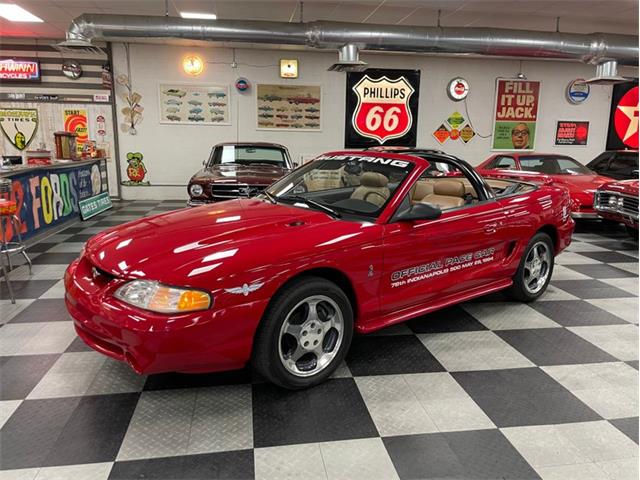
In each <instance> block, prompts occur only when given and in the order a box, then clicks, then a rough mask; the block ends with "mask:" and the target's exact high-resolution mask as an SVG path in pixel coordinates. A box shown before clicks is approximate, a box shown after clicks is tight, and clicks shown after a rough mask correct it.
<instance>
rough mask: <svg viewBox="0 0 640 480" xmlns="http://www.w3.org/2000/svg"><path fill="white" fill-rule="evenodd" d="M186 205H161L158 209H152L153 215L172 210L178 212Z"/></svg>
mask: <svg viewBox="0 0 640 480" xmlns="http://www.w3.org/2000/svg"><path fill="white" fill-rule="evenodd" d="M186 203H187V202H185V204H184V205H161V206H159V207H155V208H154V209H153V212H154V213H162V212H172V211H173V210H179V209H181V208H185V207H186Z"/></svg>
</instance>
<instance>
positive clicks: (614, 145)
mask: <svg viewBox="0 0 640 480" xmlns="http://www.w3.org/2000/svg"><path fill="white" fill-rule="evenodd" d="M627 148H633V149H637V148H638V81H637V80H635V81H633V82H625V83H618V84H616V85H614V86H613V94H612V96H611V113H610V114H609V132H608V134H607V150H624V149H627Z"/></svg>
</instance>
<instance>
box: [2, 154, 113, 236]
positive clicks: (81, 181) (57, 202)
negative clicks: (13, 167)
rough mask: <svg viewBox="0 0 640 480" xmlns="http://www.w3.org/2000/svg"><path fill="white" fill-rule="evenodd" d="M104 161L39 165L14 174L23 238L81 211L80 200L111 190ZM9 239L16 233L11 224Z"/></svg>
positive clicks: (13, 192) (13, 195)
mask: <svg viewBox="0 0 640 480" xmlns="http://www.w3.org/2000/svg"><path fill="white" fill-rule="evenodd" d="M106 179H107V173H106V166H105V164H104V162H100V161H96V162H95V163H90V164H85V165H81V166H76V167H69V168H54V169H46V168H43V169H38V170H35V171H33V172H25V173H22V174H18V175H15V176H13V177H11V180H12V183H13V191H12V197H11V199H12V200H14V201H15V202H16V203H17V205H18V212H17V213H16V215H17V216H18V218H20V221H21V222H22V232H21V234H22V238H23V239H26V238H29V237H32V236H33V235H35V234H36V233H40V232H41V231H43V230H44V229H47V228H51V227H53V226H55V225H59V224H61V223H63V222H66V221H67V220H70V219H72V218H73V217H78V216H79V213H80V207H79V202H81V201H83V200H86V199H89V198H91V197H95V196H96V195H100V194H102V193H108V188H107V180H106ZM7 235H8V238H7V239H8V240H9V239H11V238H12V237H13V235H14V232H13V231H12V230H11V229H10V228H9V229H8V231H7Z"/></svg>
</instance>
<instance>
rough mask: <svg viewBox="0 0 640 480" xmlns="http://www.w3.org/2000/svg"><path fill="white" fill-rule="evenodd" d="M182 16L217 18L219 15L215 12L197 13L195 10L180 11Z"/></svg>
mask: <svg viewBox="0 0 640 480" xmlns="http://www.w3.org/2000/svg"><path fill="white" fill-rule="evenodd" d="M180 16H181V17H182V18H197V19H200V20H215V19H216V18H218V16H217V15H216V14H215V13H195V12H180Z"/></svg>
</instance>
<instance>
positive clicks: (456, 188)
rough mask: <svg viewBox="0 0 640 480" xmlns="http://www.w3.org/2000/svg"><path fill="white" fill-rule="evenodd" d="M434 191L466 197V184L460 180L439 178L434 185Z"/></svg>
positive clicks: (440, 193) (437, 193) (439, 193)
mask: <svg viewBox="0 0 640 480" xmlns="http://www.w3.org/2000/svg"><path fill="white" fill-rule="evenodd" d="M433 193H435V194H436V195H447V196H449V197H464V185H463V184H462V182H459V181H458V180H438V181H437V182H435V185H434V186H433Z"/></svg>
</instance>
